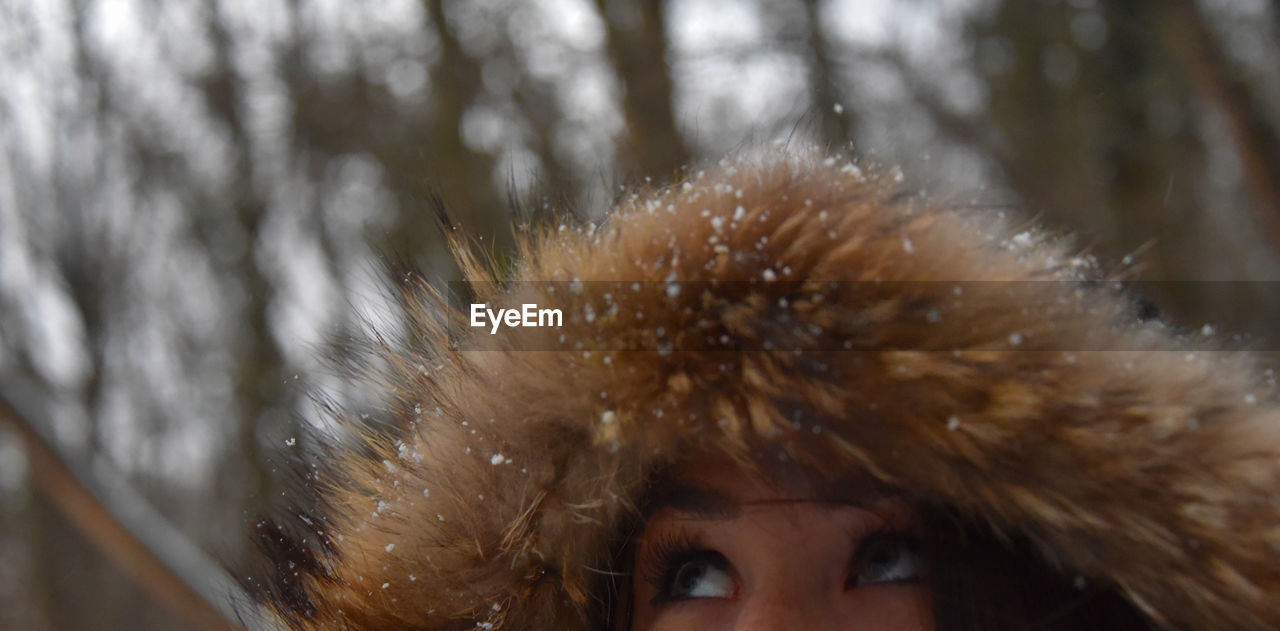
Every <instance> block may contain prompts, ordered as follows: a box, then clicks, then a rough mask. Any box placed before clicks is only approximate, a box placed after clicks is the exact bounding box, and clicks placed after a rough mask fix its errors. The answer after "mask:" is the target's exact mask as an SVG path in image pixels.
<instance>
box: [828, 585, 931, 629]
mask: <svg viewBox="0 0 1280 631" xmlns="http://www.w3.org/2000/svg"><path fill="white" fill-rule="evenodd" d="M845 606H846V612H847V618H846V619H847V620H851V621H855V620H856V621H857V624H855V625H850V626H849V627H848V628H856V629H860V630H862V631H933V629H934V624H933V602H932V598H930V596H929V591H928V590H926V589H925V588H924V587H921V586H919V585H914V584H888V585H866V586H863V587H858V588H855V589H850V590H849V591H848V592H846V601H845ZM837 628H845V627H837Z"/></svg>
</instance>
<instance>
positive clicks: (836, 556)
mask: <svg viewBox="0 0 1280 631" xmlns="http://www.w3.org/2000/svg"><path fill="white" fill-rule="evenodd" d="M464 250H465V248H463V249H460V251H464ZM463 259H464V268H465V270H466V274H467V276H468V278H469V279H470V281H471V284H470V285H469V286H468V287H466V288H465V291H458V292H456V293H458V294H459V295H462V296H465V298H466V299H465V300H464V301H463V302H462V304H461V305H458V304H456V302H457V301H455V304H453V305H449V304H446V303H447V301H446V300H444V299H442V298H440V297H439V296H437V295H436V294H435V293H434V292H432V291H431V290H430V289H429V288H428V287H426V286H425V284H422V283H418V282H413V281H410V282H408V283H406V286H405V288H404V305H405V307H406V313H407V315H408V318H407V319H406V326H405V330H404V334H403V336H402V339H399V340H398V341H385V342H383V343H380V344H378V345H376V346H375V348H374V350H375V351H376V352H375V353H372V360H371V361H370V362H369V364H368V366H367V367H366V368H367V370H366V371H365V372H366V376H369V377H370V383H372V384H374V385H375V386H376V387H377V388H378V389H379V391H381V392H384V393H385V399H384V405H385V407H386V409H388V410H389V411H390V414H391V416H392V417H393V418H394V421H395V423H394V424H393V426H392V428H391V429H388V430H384V431H380V432H377V433H372V432H370V433H366V439H365V442H364V444H363V445H362V446H361V447H360V448H352V449H346V450H340V449H335V454H334V457H333V458H332V459H331V462H330V463H329V466H328V470H326V471H325V472H323V473H322V474H320V475H319V476H318V485H317V486H318V487H320V490H319V491H318V493H319V495H320V497H321V499H322V500H323V502H324V508H323V510H321V511H319V512H318V514H316V515H314V516H310V517H307V518H306V519H305V520H303V521H300V522H298V524H296V525H295V526H294V527H292V528H284V529H283V530H281V529H278V528H276V527H272V526H264V527H263V528H264V533H263V538H264V540H266V541H267V543H268V544H270V545H271V547H272V548H273V549H274V551H275V553H276V556H275V558H276V559H277V567H278V568H279V569H280V570H281V571H280V577H279V579H278V580H277V581H276V584H275V585H274V588H275V593H274V596H273V600H272V601H271V604H272V607H273V609H274V611H276V612H277V613H278V615H279V617H280V619H281V621H282V622H283V623H284V624H285V625H287V626H288V627H290V628H294V629H353V630H357V629H358V630H378V629H471V628H484V629H503V630H509V629H526V630H531V631H552V630H562V629H565V630H569V629H601V630H605V629H611V630H629V631H647V630H662V631H680V630H684V629H699V630H700V631H705V630H712V629H783V628H786V629H792V628H832V629H868V630H873V631H878V630H889V629H893V630H896V631H910V630H915V629H920V630H930V629H937V630H977V629H991V630H994V629H1084V628H1087V629H1103V630H1111V629H1240V630H1253V631H1262V630H1264V629H1276V628H1280V607H1277V606H1276V602H1280V564H1278V563H1276V562H1275V560H1276V558H1277V555H1278V554H1280V500H1277V498H1280V411H1278V409H1277V407H1276V404H1275V385H1274V383H1272V382H1271V381H1270V380H1269V377H1268V373H1266V372H1264V370H1263V369H1262V368H1261V367H1259V366H1258V365H1257V363H1256V360H1255V358H1254V357H1252V356H1250V355H1249V354H1246V353H1239V352H1208V351H1206V350H1204V349H1198V348H1192V347H1190V346H1189V342H1185V341H1183V340H1180V339H1179V338H1177V337H1176V336H1175V335H1173V334H1172V333H1171V332H1170V331H1169V330H1167V329H1166V328H1165V327H1164V326H1163V325H1161V324H1159V323H1157V322H1151V321H1142V320H1140V318H1139V311H1140V310H1139V309H1138V308H1137V307H1136V306H1135V304H1134V302H1133V301H1132V300H1131V299H1129V298H1128V297H1126V296H1124V295H1122V294H1121V293H1119V292H1118V291H1116V289H1115V288H1114V287H1112V286H1111V285H1110V284H1108V283H1099V282H1097V280H1098V276H1097V275H1096V272H1094V270H1093V269H1092V266H1091V264H1090V263H1089V262H1088V261H1087V260H1085V259H1082V258H1081V257H1078V256H1077V253H1076V252H1074V251H1073V250H1071V249H1070V246H1069V245H1068V244H1065V243H1063V242H1062V241H1061V240H1054V239H1049V238H1047V237H1045V236H1044V235H1042V234H1040V233H1038V232H1036V231H1034V230H1031V229H1028V228H1027V227H1026V226H1023V225H1020V224H1017V223H1011V222H1009V221H1007V220H1006V219H1004V218H1003V217H1001V216H1000V215H999V214H997V213H994V212H985V211H975V210H957V209H953V208H949V207H947V206H945V205H938V204H932V203H929V202H927V201H923V200H921V199H919V198H917V197H914V196H910V195H906V194H903V192H902V191H901V190H900V189H899V188H898V185H897V184H895V183H894V182H891V181H887V180H886V179H882V178H878V177H876V176H874V175H869V174H867V173H866V172H864V170H863V169H861V168H859V167H858V166H857V165H854V164H851V163H845V162H842V161H835V160H824V159H822V158H816V157H808V156H796V155H787V156H779V157H775V158H761V159H744V160H740V161H736V162H730V163H725V164H722V165H721V166H720V167H719V168H717V169H714V170H712V171H709V172H706V173H699V174H697V175H696V176H693V177H691V178H690V179H689V180H688V181H687V182H683V183H681V184H679V185H677V186H674V187H672V188H670V189H662V190H654V191H646V192H642V193H637V194H636V195H634V196H632V197H630V198H628V199H627V200H625V201H624V202H623V203H622V204H621V205H620V206H619V207H618V208H616V209H615V210H614V211H613V212H612V214H610V215H609V216H608V217H607V218H606V220H605V221H604V222H603V223H602V224H600V225H599V226H595V227H593V228H587V229H572V230H571V229H560V230H553V231H548V232H547V233H545V234H541V235H539V236H537V237H536V238H532V239H530V240H529V242H528V243H527V244H525V245H524V246H523V249H522V252H521V255H520V258H519V263H518V265H517V266H516V269H515V271H514V272H513V273H512V274H510V275H509V276H507V277H504V278H496V277H494V276H493V275H492V274H491V273H490V272H487V271H485V268H484V266H483V265H480V264H478V263H476V262H475V261H474V260H472V259H469V258H468V257H466V256H465V255H464V256H463ZM472 305H480V307H478V311H477V307H473V306H472ZM526 305H535V306H534V307H532V308H531V309H532V311H530V308H529V307H526ZM459 307H460V308H459ZM501 309H507V310H515V313H516V314H517V315H516V316H515V317H514V318H512V317H509V316H508V315H506V314H509V313H511V311H501ZM543 310H546V313H545V315H547V316H548V317H547V318H546V319H545V320H540V319H539V318H540V317H541V316H540V315H539V316H538V318H534V319H529V318H527V317H526V315H525V314H527V313H530V312H531V313H535V314H543ZM555 310H558V312H559V315H560V320H559V321H557V320H556V319H555V318H554V317H551V316H552V311H555ZM477 314H479V316H477ZM477 317H479V319H480V320H481V322H482V325H481V326H478V327H477V326H476V325H475V321H476V318H477ZM380 339H384V338H380ZM1195 342H1196V343H1197V344H1200V345H1201V346H1203V345H1204V343H1205V342H1204V340H1203V339H1200V338H1197V339H1196V340H1195ZM284 531H292V532H293V535H292V536H285V535H283V534H281V533H282V532H284Z"/></svg>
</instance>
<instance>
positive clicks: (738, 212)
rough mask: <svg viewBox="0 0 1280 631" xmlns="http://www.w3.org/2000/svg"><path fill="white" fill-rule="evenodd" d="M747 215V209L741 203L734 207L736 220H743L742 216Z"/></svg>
mask: <svg viewBox="0 0 1280 631" xmlns="http://www.w3.org/2000/svg"><path fill="white" fill-rule="evenodd" d="M746 216H747V209H746V208H743V207H742V206H741V205H739V206H738V207H737V208H734V209H733V220H734V221H742V218H743V217H746Z"/></svg>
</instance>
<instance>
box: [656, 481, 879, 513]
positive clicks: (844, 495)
mask: <svg viewBox="0 0 1280 631" xmlns="http://www.w3.org/2000/svg"><path fill="white" fill-rule="evenodd" d="M812 486H813V487H816V488H813V489H812V491H813V492H812V495H811V496H809V497H804V498H797V499H794V500H792V499H779V500H765V501H754V502H747V503H745V504H744V503H742V502H738V501H736V500H734V499H733V498H731V497H729V496H728V495H725V494H724V493H721V492H719V491H714V490H711V489H706V488H702V487H698V486H692V485H687V484H678V483H667V484H664V485H662V486H661V487H659V488H658V489H656V492H655V493H654V494H653V497H654V499H653V501H651V502H650V503H649V505H648V506H647V507H646V509H645V511H644V518H645V519H648V518H650V517H652V516H654V515H656V514H657V513H659V512H661V511H663V510H666V509H672V510H676V511H679V512H681V513H685V514H687V515H689V516H691V517H693V518H696V519H705V520H710V521H723V520H728V519H735V518H737V517H739V516H741V515H742V513H743V506H747V505H750V506H756V505H760V504H766V503H768V504H773V503H790V502H824V503H830V504H838V505H846V506H864V505H867V504H872V503H875V502H877V501H880V500H882V499H885V498H893V497H900V496H901V494H900V493H895V492H894V491H893V490H892V489H890V488H889V487H888V486H887V485H884V484H883V483H880V482H878V481H874V480H868V479H866V478H860V479H858V480H856V481H855V480H843V481H838V482H832V483H827V484H814V485H812Z"/></svg>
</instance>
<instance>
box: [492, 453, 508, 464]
mask: <svg viewBox="0 0 1280 631" xmlns="http://www.w3.org/2000/svg"><path fill="white" fill-rule="evenodd" d="M506 461H507V458H506V456H503V455H502V454H493V455H492V456H490V457H489V464H491V465H494V466H497V465H500V464H502V463H504V462H506Z"/></svg>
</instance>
